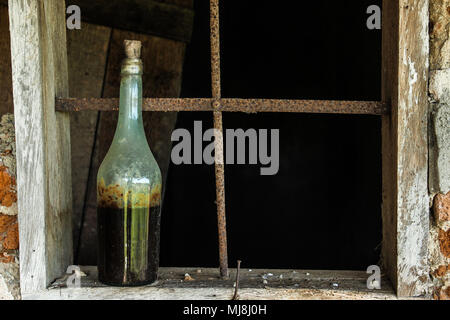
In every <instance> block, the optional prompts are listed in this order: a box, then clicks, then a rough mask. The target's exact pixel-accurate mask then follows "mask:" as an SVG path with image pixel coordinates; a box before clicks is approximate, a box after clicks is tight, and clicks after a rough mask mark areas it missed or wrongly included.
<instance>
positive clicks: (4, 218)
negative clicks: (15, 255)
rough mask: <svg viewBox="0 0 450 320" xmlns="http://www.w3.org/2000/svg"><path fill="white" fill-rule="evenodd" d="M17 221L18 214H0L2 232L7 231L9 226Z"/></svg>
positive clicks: (0, 231)
mask: <svg viewBox="0 0 450 320" xmlns="http://www.w3.org/2000/svg"><path fill="white" fill-rule="evenodd" d="M16 222H17V217H16V216H8V215H4V214H0V233H3V232H7V231H8V229H9V227H10V226H11V225H13V224H15V223H16Z"/></svg>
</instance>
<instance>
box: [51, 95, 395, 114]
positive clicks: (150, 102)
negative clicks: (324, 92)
mask: <svg viewBox="0 0 450 320" xmlns="http://www.w3.org/2000/svg"><path fill="white" fill-rule="evenodd" d="M214 102H218V103H219V105H218V106H217V107H216V108H214V107H213V104H214ZM142 109H143V111H167V112H170V111H216V110H220V111H222V112H245V113H257V112H297V113H337V114H371V115H383V114H387V113H388V111H389V108H388V106H387V105H386V104H385V103H382V102H379V101H333V100H275V99H268V100H267V99H228V98H227V99H211V98H189V99H178V98H147V99H144V101H143V106H142ZM56 110H57V111H65V112H73V111H84V110H97V111H117V110H119V99H115V98H113V99H109V98H106V99H105V98H64V99H62V98H58V99H56Z"/></svg>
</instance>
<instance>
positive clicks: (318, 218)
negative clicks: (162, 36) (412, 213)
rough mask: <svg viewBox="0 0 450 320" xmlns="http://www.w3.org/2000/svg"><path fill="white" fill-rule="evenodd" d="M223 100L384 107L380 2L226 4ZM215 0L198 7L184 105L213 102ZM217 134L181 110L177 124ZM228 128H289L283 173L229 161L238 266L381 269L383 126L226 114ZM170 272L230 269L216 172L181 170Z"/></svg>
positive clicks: (283, 133)
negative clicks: (374, 9) (224, 259)
mask: <svg viewBox="0 0 450 320" xmlns="http://www.w3.org/2000/svg"><path fill="white" fill-rule="evenodd" d="M221 3H222V4H221V40H222V48H221V54H222V94H223V96H224V97H238V98H281V99H288V98H297V99H302V98H304V99H336V100H380V90H381V89H380V74H381V32H380V30H369V29H367V27H366V20H367V18H368V17H369V15H368V14H367V13H366V10H367V7H368V6H370V5H372V4H377V5H379V6H381V1H380V0H370V1H366V0H358V1H332V0H317V1H287V0H284V1H273V0H272V1H266V0H251V1H250V0H246V1H238V0H226V1H221ZM208 10H209V1H206V0H197V1H195V13H196V18H195V24H194V33H193V38H192V42H191V44H190V45H189V47H188V51H187V56H186V61H185V66H184V76H183V88H182V97H210V96H211V85H210V49H209V46H210V42H209V11H208ZM195 120H201V121H203V128H204V130H206V129H207V128H208V127H211V126H212V114H211V113H190V112H186V113H179V116H178V123H177V127H179V128H186V129H189V130H190V131H191V132H192V131H193V122H194V121H195ZM224 127H225V128H243V129H244V130H245V129H247V128H255V129H257V128H268V129H271V128H278V129H280V169H279V172H278V174H277V175H275V176H260V173H259V170H260V166H259V165H227V166H226V168H225V173H226V177H225V181H226V213H227V229H228V254H229V263H230V266H232V267H234V266H235V264H236V260H237V259H241V260H242V261H243V264H242V266H243V267H245V268H247V267H248V268H262V267H267V268H313V269H360V270H365V269H366V268H367V266H369V265H371V264H376V263H378V261H379V254H380V250H379V245H380V243H381V141H380V139H381V137H380V118H379V117H376V116H359V115H314V114H278V113H266V114H257V115H246V114H237V113H233V114H224ZM165 185H166V190H165V198H164V204H163V212H162V231H161V265H162V266H205V267H217V266H218V245H217V227H216V223H217V220H216V206H215V203H214V201H215V177H214V167H213V166H208V165H181V166H175V165H173V164H171V165H170V169H169V173H168V177H167V181H166V184H165Z"/></svg>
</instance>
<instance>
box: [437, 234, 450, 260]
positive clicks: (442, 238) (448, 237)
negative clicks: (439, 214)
mask: <svg viewBox="0 0 450 320" xmlns="http://www.w3.org/2000/svg"><path fill="white" fill-rule="evenodd" d="M439 246H440V248H441V252H442V254H443V255H444V256H446V257H447V258H450V229H448V230H447V231H444V230H442V229H439Z"/></svg>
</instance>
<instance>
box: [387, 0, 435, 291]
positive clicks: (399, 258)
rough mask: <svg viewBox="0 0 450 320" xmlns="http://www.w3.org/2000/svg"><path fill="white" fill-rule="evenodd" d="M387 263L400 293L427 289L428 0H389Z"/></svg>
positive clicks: (391, 277)
mask: <svg viewBox="0 0 450 320" xmlns="http://www.w3.org/2000/svg"><path fill="white" fill-rule="evenodd" d="M382 57H383V63H382V68H383V70H382V100H383V102H386V103H388V104H389V105H391V112H390V114H389V115H387V116H383V119H382V154H383V205H382V215H383V245H382V260H383V265H384V268H385V270H386V272H387V274H388V276H389V278H390V279H391V281H392V282H393V284H394V287H395V289H396V291H397V295H398V296H418V295H421V294H424V293H425V292H426V289H427V281H428V266H427V242H428V232H429V205H428V188H427V170H428V166H427V162H428V160H427V154H428V151H427V108H428V101H427V83H428V0H383V49H382Z"/></svg>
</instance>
